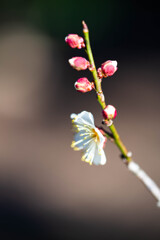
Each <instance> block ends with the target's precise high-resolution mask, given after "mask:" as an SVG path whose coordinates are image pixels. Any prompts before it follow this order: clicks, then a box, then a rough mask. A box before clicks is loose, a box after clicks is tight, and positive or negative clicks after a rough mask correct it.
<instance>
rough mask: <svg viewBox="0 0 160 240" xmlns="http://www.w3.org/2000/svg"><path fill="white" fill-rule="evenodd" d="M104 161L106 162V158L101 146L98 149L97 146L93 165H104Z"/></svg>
mask: <svg viewBox="0 0 160 240" xmlns="http://www.w3.org/2000/svg"><path fill="white" fill-rule="evenodd" d="M106 162H107V158H106V155H105V153H104V150H103V148H101V149H100V148H98V146H97V147H96V149H95V153H94V158H93V163H94V164H95V165H104V164H105V163H106Z"/></svg>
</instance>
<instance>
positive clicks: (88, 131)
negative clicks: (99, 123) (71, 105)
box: [70, 111, 107, 165]
mask: <svg viewBox="0 0 160 240" xmlns="http://www.w3.org/2000/svg"><path fill="white" fill-rule="evenodd" d="M70 117H71V119H72V124H73V128H74V131H75V135H74V141H73V142H72V144H71V147H72V148H73V149H74V150H76V151H78V150H82V151H83V155H82V161H85V162H88V163H89V164H92V163H93V164H95V165H104V164H105V163H106V161H107V159H106V156H105V153H104V150H103V147H104V143H105V142H106V138H105V137H104V136H103V134H102V133H101V132H100V130H99V129H98V128H97V127H95V125H94V118H93V115H92V113H90V112H87V111H83V112H81V113H79V114H74V113H72V114H71V116H70Z"/></svg>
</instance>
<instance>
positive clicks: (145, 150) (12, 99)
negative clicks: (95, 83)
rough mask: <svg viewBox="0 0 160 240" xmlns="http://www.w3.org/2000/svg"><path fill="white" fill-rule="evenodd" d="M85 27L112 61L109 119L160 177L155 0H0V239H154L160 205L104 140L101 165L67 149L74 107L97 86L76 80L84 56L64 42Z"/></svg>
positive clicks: (97, 113) (98, 51) (100, 53)
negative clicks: (113, 111)
mask: <svg viewBox="0 0 160 240" xmlns="http://www.w3.org/2000/svg"><path fill="white" fill-rule="evenodd" d="M82 20H85V21H86V23H87V24H88V26H89V29H90V39H91V45H92V50H93V53H94V57H95V62H96V66H97V67H99V66H100V64H101V63H103V62H104V61H106V60H117V61H118V71H117V72H116V73H115V75H114V76H112V77H110V78H108V79H104V80H103V90H104V94H105V97H106V101H107V103H109V104H113V105H114V106H115V107H116V108H117V111H118V115H117V118H116V119H115V125H116V127H117V129H118V131H119V133H120V135H121V138H122V139H123V141H124V143H125V144H126V146H127V148H128V149H129V150H131V151H132V152H133V159H134V160H135V161H136V162H137V163H138V164H139V165H140V166H141V167H142V168H144V170H145V171H146V172H147V173H148V174H149V175H150V176H151V177H152V178H153V179H154V180H155V181H156V182H157V184H160V174H159V173H160V159H159V154H160V150H159V142H160V129H159V118H160V109H159V101H160V95H159V90H160V83H159V79H160V67H159V63H160V47H159V42H160V35H159V28H160V21H159V5H158V2H157V3H156V1H146V2H142V1H125V0H122V1H119V0H117V1H116V0H108V1H89V0H86V1H84V0H81V1H69V0H68V1H54V0H52V1H51V0H50V1H49V0H46V1H44V0H43V1H42V0H35V1H33V0H28V1H22V0H21V1H18V0H17V1H14V0H13V1H11V0H6V1H4V0H3V1H0V238H1V239H2V240H8V239H30V240H31V239H76V240H77V239H84V240H85V239H100V240H101V239H109V240H110V239H113V240H114V239H119V240H120V239H154V240H155V239H159V238H160V210H159V209H158V208H157V207H156V202H155V200H154V199H153V198H152V196H150V194H149V193H148V192H147V190H146V189H145V188H144V186H143V185H142V184H141V183H140V182H139V181H138V180H137V179H136V178H135V177H134V176H133V175H132V174H131V173H129V172H128V170H127V169H126V167H125V166H124V164H123V163H122V162H121V159H120V158H119V155H120V154H119V151H118V149H117V148H116V147H115V146H114V145H113V144H112V143H110V142H109V141H108V142H107V144H106V148H105V152H106V155H107V158H108V162H107V164H106V165H105V166H103V167H102V166H99V167H96V166H89V165H88V164H85V163H83V162H82V161H81V160H80V158H81V153H79V152H74V151H73V150H72V149H71V148H70V143H71V141H72V138H73V133H72V131H71V128H72V127H71V123H70V118H69V116H70V114H71V113H72V112H75V113H79V112H81V111H83V110H87V111H91V112H92V113H93V115H94V117H95V122H96V125H100V124H101V120H102V117H101V109H100V106H99V105H98V104H97V102H96V98H95V94H94V92H91V93H87V94H80V93H77V92H76V91H75V89H74V87H73V84H74V82H75V81H76V80H77V79H78V78H79V77H82V76H87V77H88V78H89V79H90V78H91V75H90V74H89V73H88V72H87V71H86V72H76V71H75V70H73V69H71V68H70V66H69V64H68V59H69V58H71V57H73V56H85V53H84V52H83V51H82V50H77V49H71V48H69V46H67V45H66V43H65V42H64V38H65V36H66V35H68V34H69V33H77V34H79V35H81V36H82V26H81V21H82Z"/></svg>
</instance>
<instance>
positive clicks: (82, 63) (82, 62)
mask: <svg viewBox="0 0 160 240" xmlns="http://www.w3.org/2000/svg"><path fill="white" fill-rule="evenodd" d="M68 61H69V64H70V65H71V66H72V67H73V68H74V69H76V70H77V71H80V70H86V69H87V68H88V67H89V66H90V64H89V62H88V61H87V60H86V59H85V58H83V57H73V58H71V59H69V60H68Z"/></svg>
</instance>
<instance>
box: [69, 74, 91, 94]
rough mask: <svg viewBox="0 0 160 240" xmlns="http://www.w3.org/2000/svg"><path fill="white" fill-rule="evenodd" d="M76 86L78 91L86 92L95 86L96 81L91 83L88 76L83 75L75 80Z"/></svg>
mask: <svg viewBox="0 0 160 240" xmlns="http://www.w3.org/2000/svg"><path fill="white" fill-rule="evenodd" d="M74 87H75V89H76V90H77V91H78V92H83V93H85V92H90V91H91V90H92V89H93V88H94V83H91V82H90V81H88V79H87V78H85V77H83V78H79V79H78V80H77V81H76V82H75V84H74Z"/></svg>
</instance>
